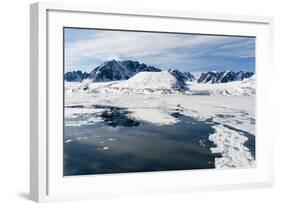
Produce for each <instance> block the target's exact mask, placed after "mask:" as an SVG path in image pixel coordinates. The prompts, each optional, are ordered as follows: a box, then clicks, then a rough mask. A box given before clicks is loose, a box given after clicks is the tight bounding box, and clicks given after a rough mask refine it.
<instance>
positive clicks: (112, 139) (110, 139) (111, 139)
mask: <svg viewBox="0 0 281 205" xmlns="http://www.w3.org/2000/svg"><path fill="white" fill-rule="evenodd" d="M107 140H108V141H115V140H116V139H115V138H109V139H107Z"/></svg>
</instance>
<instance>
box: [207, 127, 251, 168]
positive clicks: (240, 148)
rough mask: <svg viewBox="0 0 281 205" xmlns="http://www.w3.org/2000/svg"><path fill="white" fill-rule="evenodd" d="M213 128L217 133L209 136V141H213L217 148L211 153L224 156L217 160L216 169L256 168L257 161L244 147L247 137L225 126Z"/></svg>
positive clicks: (212, 149)
mask: <svg viewBox="0 0 281 205" xmlns="http://www.w3.org/2000/svg"><path fill="white" fill-rule="evenodd" d="M213 128H215V130H216V131H215V133H214V134H211V135H210V136H209V140H210V141H213V142H214V144H215V145H216V147H214V148H211V152H212V153H221V155H222V157H221V158H216V159H215V166H216V168H230V167H243V168H246V167H255V159H254V158H253V157H252V155H251V153H250V152H249V149H248V148H247V147H245V146H244V143H245V142H246V141H247V140H248V138H247V137H245V136H243V135H241V134H239V133H238V132H236V131H234V130H231V129H229V128H226V127H224V126H223V125H215V126H214V127H213Z"/></svg>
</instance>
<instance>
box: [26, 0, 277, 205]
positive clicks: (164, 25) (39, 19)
mask: <svg viewBox="0 0 281 205" xmlns="http://www.w3.org/2000/svg"><path fill="white" fill-rule="evenodd" d="M95 18H99V19H98V20H99V23H97V24H96V25H94V24H93V25H92V23H93V19H95ZM112 19H115V20H116V21H112ZM124 21H126V24H124ZM154 21H155V22H154ZM112 22H113V23H112ZM101 25H103V26H102V28H110V29H112V28H115V29H120V28H122V29H129V30H130V29H131V30H150V31H153V30H154V31H170V32H173V31H174V32H175V31H176V32H188V31H189V32H192V33H193V32H194V33H206V34H207V33H212V34H213V33H219V34H228V35H241V34H243V35H251V36H256V37H257V53H256V58H257V63H256V68H257V82H258V83H257V90H258V91H257V92H258V94H257V101H256V102H257V105H256V110H257V128H256V130H257V136H258V138H257V148H256V149H257V167H256V168H253V169H232V170H193V171H167V172H161V173H160V172H155V173H131V174H117V175H114V174H110V175H96V176H76V177H67V178H65V177H63V175H62V172H61V165H60V163H61V162H62V154H61V153H62V151H61V150H62V139H61V138H60V137H57V133H61V129H62V124H61V114H62V112H61V110H60V109H62V108H58V107H57V105H58V106H61V102H62V101H60V100H58V101H57V99H59V98H60V96H61V95H62V93H61V90H62V89H63V87H60V86H62V84H61V82H62V81H61V79H62V70H60V69H63V68H62V66H63V65H62V64H61V62H62V61H61V59H62V56H63V53H62V52H61V51H62V50H59V49H62V44H61V42H62V36H61V37H59V35H58V33H59V32H61V30H60V29H61V28H62V27H63V26H77V27H78V26H79V27H101ZM155 25H158V26H155ZM182 25H190V26H191V27H192V30H188V29H187V28H185V27H182ZM192 25H196V26H192ZM191 27H190V28H191ZM222 27H223V29H222ZM272 29H273V19H272V18H270V17H257V16H240V15H239V16H238V15H237V16H236V15H226V14H212V13H196V12H184V11H157V10H140V9H121V8H98V7H96V6H95V5H91V4H90V5H89V4H88V5H85V4H72V3H46V2H42V3H41V2H40V3H35V4H32V5H31V12H30V79H31V81H30V119H31V127H30V131H31V132H30V198H31V200H34V201H37V202H41V201H54V200H72V199H84V198H85V199H91V198H99V197H114V196H130V195H141V194H151V193H152V194H158V193H179V192H188V191H205V190H222V189H237V188H252V187H270V186H273V160H272V157H273V153H272V150H273V133H272V130H271V129H270V121H271V113H270V110H269V111H268V110H267V109H263V108H264V107H270V105H271V102H270V99H271V93H270V92H267V91H268V90H270V86H271V84H270V74H269V73H270V72H269V71H272V70H273V66H272V50H273V48H272V46H273V37H272V35H273V32H272ZM61 34H62V33H61ZM60 47H61V48H60ZM57 48H58V49H57ZM261 56H262V58H261ZM60 65H61V67H60ZM54 67H56V68H57V70H56V69H54ZM56 90H57V91H56ZM54 136H56V138H55V137H54Z"/></svg>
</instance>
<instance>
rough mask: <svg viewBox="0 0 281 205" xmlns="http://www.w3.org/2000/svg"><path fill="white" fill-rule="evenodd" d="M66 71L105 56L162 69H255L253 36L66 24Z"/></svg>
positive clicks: (97, 62)
mask: <svg viewBox="0 0 281 205" xmlns="http://www.w3.org/2000/svg"><path fill="white" fill-rule="evenodd" d="M64 32H65V33H64V36H65V72H68V71H72V70H82V71H86V72H90V71H91V70H92V69H93V68H95V67H96V66H98V65H100V64H101V63H103V62H105V61H108V60H112V59H115V60H137V61H139V62H142V63H145V64H147V65H152V66H155V67H158V68H160V69H162V70H168V69H170V68H172V69H178V70H180V71H189V72H193V73H196V72H198V73H199V72H206V71H212V70H217V71H224V70H226V69H229V70H233V71H239V70H244V71H253V72H254V71H255V38H252V37H233V36H214V35H212V36H211V35H197V34H196V35H195V34H194V35H191V34H171V33H151V32H129V31H107V30H95V29H71V28H65V30H64Z"/></svg>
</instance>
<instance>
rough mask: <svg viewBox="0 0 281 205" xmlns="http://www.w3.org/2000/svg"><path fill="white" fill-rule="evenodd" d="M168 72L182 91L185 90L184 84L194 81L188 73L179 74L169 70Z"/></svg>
mask: <svg viewBox="0 0 281 205" xmlns="http://www.w3.org/2000/svg"><path fill="white" fill-rule="evenodd" d="M168 72H169V73H170V74H172V75H173V76H174V77H175V78H176V79H177V80H178V83H179V85H180V87H181V88H182V89H185V88H186V82H190V81H195V78H194V76H193V75H192V74H191V73H190V72H181V71H179V70H176V69H169V70H168Z"/></svg>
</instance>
